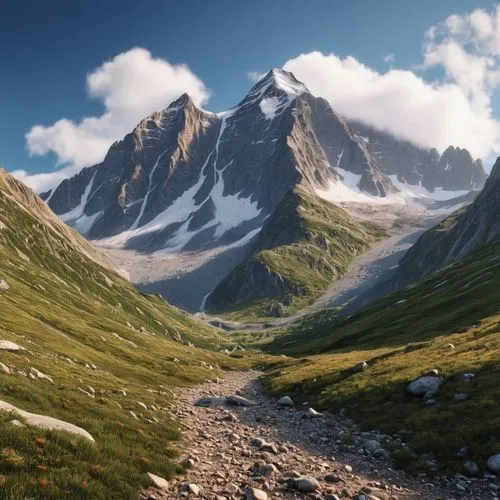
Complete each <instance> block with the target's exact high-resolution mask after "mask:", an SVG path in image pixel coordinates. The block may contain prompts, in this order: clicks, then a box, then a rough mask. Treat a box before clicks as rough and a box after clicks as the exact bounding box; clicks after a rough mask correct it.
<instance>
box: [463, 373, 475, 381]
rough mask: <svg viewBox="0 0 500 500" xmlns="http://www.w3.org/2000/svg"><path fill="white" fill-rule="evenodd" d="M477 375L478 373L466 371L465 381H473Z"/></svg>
mask: <svg viewBox="0 0 500 500" xmlns="http://www.w3.org/2000/svg"><path fill="white" fill-rule="evenodd" d="M475 376H476V375H475V374H474V373H464V376H463V379H464V380H465V382H471V381H472V380H474V377H475Z"/></svg>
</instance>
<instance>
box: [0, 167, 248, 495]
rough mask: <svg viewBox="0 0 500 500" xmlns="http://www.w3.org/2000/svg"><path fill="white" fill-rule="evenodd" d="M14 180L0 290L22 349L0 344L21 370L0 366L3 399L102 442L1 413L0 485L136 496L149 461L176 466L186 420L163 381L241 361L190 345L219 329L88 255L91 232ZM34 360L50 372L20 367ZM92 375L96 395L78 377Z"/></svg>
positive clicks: (2, 207) (4, 323) (161, 469)
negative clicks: (86, 236)
mask: <svg viewBox="0 0 500 500" xmlns="http://www.w3.org/2000/svg"><path fill="white" fill-rule="evenodd" d="M11 187H12V186H11ZM9 189H10V188H8V187H7V186H6V184H5V176H4V178H3V179H2V176H0V278H3V279H5V280H6V282H7V283H8V284H9V286H10V288H9V290H7V291H3V292H2V291H0V311H1V314H0V340H10V341H13V342H16V343H17V344H19V345H20V346H22V347H24V349H25V350H23V351H21V352H19V353H10V352H7V351H1V350H0V361H1V362H2V363H4V364H6V365H7V366H9V367H10V368H11V369H12V370H13V371H14V374H11V375H8V374H4V373H0V399H2V400H5V401H7V402H9V403H12V404H14V405H16V406H18V407H20V408H22V409H25V410H28V411H33V412H36V413H42V414H44V415H49V416H53V417H56V418H60V419H62V420H65V421H68V422H71V423H73V424H76V425H79V426H81V427H83V428H84V429H86V430H88V431H89V432H90V433H91V434H92V435H93V436H94V438H95V440H96V443H95V444H94V445H92V444H90V443H87V442H83V441H82V440H81V439H78V438H75V437H74V436H71V435H66V434H64V433H55V432H46V431H40V430H36V429H22V428H21V429H20V428H18V427H15V426H13V425H11V424H8V423H7V422H8V420H11V417H9V416H6V415H5V414H4V415H1V414H0V497H1V498H5V499H16V500H17V499H19V498H24V497H26V498H62V497H64V498H67V497H69V496H73V497H76V498H91V499H99V498H103V499H104V498H106V499H111V498H119V499H125V498H136V495H137V491H138V488H139V486H140V485H146V484H148V481H147V479H146V475H145V472H146V471H150V472H153V473H156V474H158V475H161V476H164V477H168V476H169V475H171V474H172V473H174V472H175V470H176V468H177V466H176V464H175V461H174V460H172V459H171V458H174V457H175V455H176V453H175V450H174V448H175V440H177V439H178V438H179V427H178V425H177V424H176V423H174V422H171V421H170V420H169V416H168V412H167V411H165V410H162V408H165V407H167V406H168V405H169V404H170V403H171V401H172V396H171V393H170V391H169V389H168V388H166V387H168V386H179V385H184V384H189V383H193V382H196V381H199V380H201V379H203V378H206V377H214V376H216V373H217V370H218V368H219V367H221V368H234V367H238V366H243V362H242V361H241V360H236V359H233V358H231V357H229V356H227V355H223V354H220V353H217V352H210V351H208V350H204V349H201V348H196V347H191V346H188V345H187V344H188V343H189V342H192V343H194V344H195V345H197V346H199V347H209V348H214V349H217V348H218V347H219V346H221V345H223V342H224V341H223V340H222V339H221V338H219V336H218V335H217V334H216V333H215V330H213V329H211V328H209V327H207V326H205V325H203V324H201V323H198V322H195V321H193V320H191V319H190V318H189V317H188V316H187V315H185V314H184V313H182V312H180V311H178V310H176V309H174V308H172V307H170V306H169V305H168V304H167V303H166V302H164V301H163V300H161V299H160V298H159V297H154V296H147V295H144V294H140V293H138V292H137V291H136V290H135V289H134V288H133V287H132V286H131V285H130V284H129V283H128V282H126V281H125V280H123V279H122V278H121V277H119V276H118V275H117V274H115V273H114V272H112V271H109V270H107V269H105V268H103V267H101V266H99V265H98V264H96V263H95V262H94V261H92V260H90V259H89V258H87V257H85V256H84V255H83V254H82V253H81V251H80V249H81V248H80V245H85V243H83V242H79V240H78V237H76V236H75V238H76V239H75V240H73V241H71V239H69V238H68V235H67V234H66V232H65V231H67V229H66V228H65V227H63V228H62V227H61V226H60V225H59V223H58V222H57V221H56V219H55V218H52V216H51V214H47V213H45V212H44V209H43V207H42V206H37V205H36V201H35V205H34V206H30V205H29V203H30V202H31V201H33V200H32V199H31V196H32V195H30V194H29V193H23V192H18V193H16V192H15V189H16V186H15V185H14V191H10V192H9ZM26 208H27V209H26ZM31 210H33V211H35V212H36V213H37V216H35V215H34V214H33V213H31ZM40 218H41V219H42V222H40ZM91 365H95V366H96V367H97V369H92V368H91ZM30 367H34V368H37V369H39V370H40V371H42V372H43V373H45V374H48V375H49V376H51V377H52V378H53V379H54V384H51V383H50V382H48V381H46V380H31V379H30V378H28V377H26V376H23V375H22V374H20V373H19V372H20V371H24V372H26V371H28V370H29V369H30ZM88 386H91V387H92V390H95V393H96V395H95V397H94V398H92V397H90V396H89V395H86V394H84V393H83V392H82V391H81V390H80V389H79V388H81V389H84V390H86V391H87V392H89V391H91V390H90V389H89V388H88ZM121 389H124V392H123V393H122V392H121ZM138 402H141V403H144V404H145V405H146V406H147V408H148V409H147V410H145V409H144V408H143V407H142V405H139V404H138ZM152 406H154V407H155V408H157V409H158V410H157V411H155V410H153V409H152ZM131 411H132V412H134V414H135V415H136V417H137V418H136V417H134V415H132V413H130V412H131ZM155 420H157V422H156V421H155ZM37 437H40V438H43V439H45V444H41V445H36V444H35V438H37ZM12 453H14V455H12ZM12 456H14V459H13V458H12ZM169 457H170V458H169Z"/></svg>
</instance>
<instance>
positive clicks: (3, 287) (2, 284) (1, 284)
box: [0, 278, 10, 292]
mask: <svg viewBox="0 0 500 500" xmlns="http://www.w3.org/2000/svg"><path fill="white" fill-rule="evenodd" d="M9 288H10V286H9V285H8V283H7V282H6V281H5V280H4V279H2V278H0V292H5V291H7V290H8V289H9Z"/></svg>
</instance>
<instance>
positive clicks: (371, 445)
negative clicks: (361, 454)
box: [363, 439, 382, 453]
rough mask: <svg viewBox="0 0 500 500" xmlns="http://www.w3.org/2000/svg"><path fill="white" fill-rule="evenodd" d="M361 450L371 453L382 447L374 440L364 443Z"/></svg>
mask: <svg viewBox="0 0 500 500" xmlns="http://www.w3.org/2000/svg"><path fill="white" fill-rule="evenodd" d="M363 448H364V449H365V450H366V451H368V452H370V453H373V452H375V451H377V450H379V449H380V448H382V446H381V445H380V443H379V442H378V441H376V440H375V439H370V440H368V441H366V443H365V444H364V445H363Z"/></svg>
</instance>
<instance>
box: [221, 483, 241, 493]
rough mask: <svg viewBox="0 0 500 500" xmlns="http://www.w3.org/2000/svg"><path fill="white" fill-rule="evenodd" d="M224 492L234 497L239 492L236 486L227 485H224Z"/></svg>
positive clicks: (232, 484)
mask: <svg viewBox="0 0 500 500" xmlns="http://www.w3.org/2000/svg"><path fill="white" fill-rule="evenodd" d="M224 491H225V492H226V493H229V494H230V495H236V494H237V493H239V492H240V489H239V488H238V486H236V484H234V483H228V484H226V487H225V489H224Z"/></svg>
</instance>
